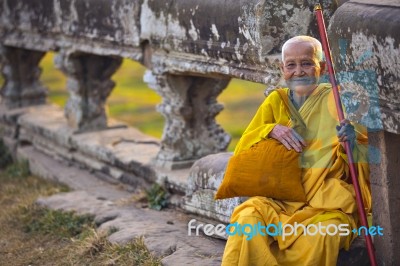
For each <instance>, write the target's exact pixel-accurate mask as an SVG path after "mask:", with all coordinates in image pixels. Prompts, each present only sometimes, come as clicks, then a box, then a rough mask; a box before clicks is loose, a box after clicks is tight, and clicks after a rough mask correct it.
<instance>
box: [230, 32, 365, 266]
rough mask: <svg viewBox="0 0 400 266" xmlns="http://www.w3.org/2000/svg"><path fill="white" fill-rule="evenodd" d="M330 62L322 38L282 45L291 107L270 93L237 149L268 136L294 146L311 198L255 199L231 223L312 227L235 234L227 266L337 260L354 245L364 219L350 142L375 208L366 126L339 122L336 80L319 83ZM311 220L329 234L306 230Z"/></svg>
mask: <svg viewBox="0 0 400 266" xmlns="http://www.w3.org/2000/svg"><path fill="white" fill-rule="evenodd" d="M324 67H325V63H324V62H323V60H322V47H321V43H320V42H319V41H318V40H316V39H315V38H312V37H308V36H297V37H294V38H292V39H290V40H288V41H287V42H286V43H285V44H284V45H283V47H282V63H281V71H282V73H283V77H284V79H285V81H286V84H287V87H288V88H285V89H284V92H285V93H284V96H285V97H287V98H288V103H289V107H290V108H289V111H286V110H287V109H286V108H285V105H284V103H283V100H282V98H281V96H280V95H279V94H278V92H277V91H273V92H272V93H270V95H269V96H268V97H267V98H266V99H265V101H264V102H263V103H262V104H261V106H260V108H259V109H258V111H257V113H256V115H255V116H254V118H253V120H252V121H251V123H250V125H249V126H248V127H247V129H246V130H245V132H244V133H243V135H242V137H241V139H240V141H239V143H238V145H237V147H236V149H235V154H238V153H240V152H241V151H244V150H246V149H249V148H250V147H251V146H252V145H254V144H255V143H257V142H259V141H261V140H263V139H266V138H274V139H276V140H278V141H279V142H281V143H282V145H284V146H285V147H286V148H287V149H288V150H291V149H294V150H295V151H297V152H299V153H301V158H302V160H301V167H302V169H303V173H302V184H303V187H304V190H305V193H306V199H307V201H306V202H305V203H304V202H291V201H280V200H276V199H272V198H266V197H252V198H250V199H248V200H247V201H246V202H244V203H243V204H241V205H239V206H238V207H236V208H235V210H234V212H233V214H232V217H231V223H232V224H234V223H238V224H240V225H244V224H251V225H256V224H259V223H260V224H261V225H263V226H268V225H270V224H274V225H279V224H280V225H281V226H282V227H283V226H285V225H295V224H296V223H297V224H301V225H304V227H301V226H298V228H297V230H296V231H295V232H293V233H292V234H290V235H287V236H285V237H282V235H276V234H266V235H264V236H263V235H262V234H257V235H255V236H253V237H252V238H251V240H247V239H246V238H247V236H246V235H239V234H236V235H232V236H229V238H228V241H227V244H226V247H225V252H224V256H223V261H222V265H240V266H242V265H268V266H272V265H296V266H298V265H302V266H305V265H315V266H321V265H336V261H337V256H338V253H339V249H341V248H345V249H348V248H349V246H350V244H351V242H352V240H353V239H354V238H355V235H354V234H353V233H352V229H353V228H357V223H358V218H357V206H356V201H355V193H354V189H353V186H352V185H351V184H350V180H351V178H350V175H349V169H348V164H347V156H346V154H345V151H344V147H343V146H344V143H343V142H344V141H346V140H348V141H350V144H351V146H352V150H353V155H354V158H355V159H354V160H355V162H356V169H357V170H358V176H359V183H360V188H361V193H362V196H363V200H364V204H365V207H366V211H367V212H369V211H370V208H371V195H370V189H369V181H368V178H369V168H368V159H367V157H366V156H367V152H366V151H367V138H366V131H365V129H364V128H362V127H361V126H359V125H354V126H353V125H351V124H350V123H349V121H347V120H344V121H340V122H339V121H338V118H337V112H336V108H335V102H334V97H333V93H332V89H331V85H330V84H327V83H321V84H319V78H320V75H321V73H323V71H324ZM288 112H290V114H289V113H288ZM290 117H292V118H293V117H296V118H298V119H291V118H290ZM288 178H289V177H288ZM309 225H318V226H319V228H322V231H319V232H317V233H316V234H315V231H316V230H315V227H313V228H311V229H310V231H309V232H312V233H309V234H307V232H308V231H306V229H304V228H306V227H307V226H309ZM327 226H328V227H329V229H328V230H329V233H326V228H327ZM335 228H336V229H335ZM344 228H347V229H348V230H347V231H346V230H343V229H344ZM288 230H289V229H288Z"/></svg>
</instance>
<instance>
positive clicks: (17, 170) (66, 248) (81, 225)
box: [0, 139, 161, 266]
mask: <svg viewBox="0 0 400 266" xmlns="http://www.w3.org/2000/svg"><path fill="white" fill-rule="evenodd" d="M1 142H2V141H1V139H0V143H1ZM5 151H6V149H3V148H2V149H1V150H0V152H5ZM27 169H28V168H27V164H26V162H22V163H14V164H10V165H8V166H6V168H0V244H1V249H0V262H1V263H0V264H1V265H2V266H3V265H4V266H8V265H10V266H14V265H126V266H128V265H149V266H156V265H157V266H158V265H161V263H160V259H159V258H156V257H154V256H153V255H152V254H151V253H150V252H149V251H148V249H147V248H146V246H145V245H144V239H143V238H142V237H139V238H135V239H133V240H132V241H130V242H129V243H127V244H126V245H117V244H112V243H110V242H109V241H108V239H107V237H108V236H109V234H110V233H113V232H116V231H117V230H118V228H110V230H108V232H104V233H97V232H96V230H95V224H94V222H93V219H92V217H91V216H87V215H77V214H75V213H73V212H64V211H60V210H51V209H48V208H45V207H41V206H38V205H37V204H36V203H35V201H36V199H37V198H38V197H39V196H42V197H43V196H50V195H52V194H55V193H60V192H67V191H68V188H67V187H66V186H63V185H60V184H56V183H52V182H48V181H45V180H43V179H40V178H37V177H34V176H32V175H30V174H29V171H27Z"/></svg>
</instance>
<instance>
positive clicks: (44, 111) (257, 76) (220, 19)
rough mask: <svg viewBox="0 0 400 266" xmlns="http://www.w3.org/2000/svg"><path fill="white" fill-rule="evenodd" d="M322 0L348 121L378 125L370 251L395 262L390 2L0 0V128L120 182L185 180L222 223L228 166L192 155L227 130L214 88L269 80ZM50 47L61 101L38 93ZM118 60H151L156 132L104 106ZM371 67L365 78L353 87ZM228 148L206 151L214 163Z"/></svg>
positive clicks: (394, 65) (275, 78)
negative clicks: (376, 231)
mask: <svg viewBox="0 0 400 266" xmlns="http://www.w3.org/2000/svg"><path fill="white" fill-rule="evenodd" d="M317 2H322V4H323V8H324V10H325V17H326V22H327V24H329V21H330V18H331V16H332V15H333V19H332V20H331V23H330V36H331V37H332V38H331V45H332V49H333V51H334V53H335V54H339V55H341V56H340V57H338V58H337V62H336V63H337V65H338V70H339V71H338V75H339V79H341V80H342V83H346V82H347V86H343V87H344V90H343V94H345V95H344V96H346V95H347V96H348V95H352V94H353V95H354V94H355V95H356V96H357V97H348V98H347V99H348V101H347V102H345V105H346V107H349V108H353V109H352V110H355V111H354V112H351V113H352V114H354V115H353V117H352V119H353V120H357V121H359V122H362V123H364V124H365V125H367V126H368V127H369V128H370V129H371V131H373V132H371V134H370V142H371V147H372V148H371V154H374V155H376V156H375V157H374V161H373V164H371V165H372V166H371V170H372V174H371V185H372V189H373V198H374V220H375V222H376V223H378V224H380V225H383V226H384V228H385V230H386V232H387V235H385V238H382V239H378V240H376V241H377V243H378V244H377V249H378V250H379V251H380V252H381V253H382V254H384V255H382V256H380V257H379V259H380V261H381V262H382V263H384V264H385V265H396V264H398V263H400V259H399V258H397V257H396V254H395V250H398V248H400V246H399V245H400V242H399V241H398V239H400V231H399V229H397V228H396V227H395V226H394V225H395V223H394V221H396V220H398V219H397V218H400V217H399V215H400V214H399V213H398V212H397V213H396V210H397V209H398V208H399V205H400V203H399V202H400V198H399V196H398V195H399V194H398V193H397V192H396V191H397V190H398V189H399V188H400V183H399V181H398V179H396V178H395V177H396V173H397V172H398V171H399V169H400V165H399V164H400V163H399V161H400V160H399V158H398V155H399V153H398V150H399V149H400V138H399V134H400V127H399V124H400V112H399V108H398V106H399V104H400V98H399V95H400V93H399V90H400V87H399V76H400V73H399V69H400V66H399V58H400V57H399V36H400V35H399V34H398V33H399V27H398V25H399V23H398V22H399V21H398V18H399V17H400V16H398V14H399V10H400V6H399V4H397V3H396V1H391V0H385V1H381V2H384V3H382V4H374V3H373V1H368V0H359V1H356V0H352V1H349V2H347V1H339V3H340V4H341V6H340V7H338V6H336V5H337V3H338V1H328V0H323V1H316V0H312V1H308V2H307V4H308V5H307V6H305V5H304V3H303V2H301V1H287V0H280V1H259V0H248V1H211V0H205V1H194V0H166V1H157V0H130V1H127V0H115V1H105V0H25V1H24V0H22V1H12V0H1V1H0V7H1V8H0V54H1V65H2V73H3V76H4V79H5V83H4V86H3V87H2V89H1V98H2V106H1V113H0V115H1V124H2V128H3V132H2V135H3V139H4V140H5V141H6V142H7V143H8V145H9V146H10V147H11V148H12V149H14V151H15V153H18V152H19V153H21V154H20V155H23V154H22V151H20V150H19V148H20V147H23V146H27V145H32V146H33V147H35V149H37V150H39V151H41V152H44V153H46V154H48V155H51V156H53V157H58V158H62V159H63V160H68V161H73V162H78V163H80V164H83V165H85V166H86V167H88V168H90V169H91V170H92V171H94V172H96V173H98V174H100V175H104V176H111V177H114V178H116V179H118V180H120V181H123V182H128V183H131V184H137V183H141V182H144V183H153V182H155V181H157V182H166V184H167V185H168V186H169V188H170V189H172V190H173V191H175V192H177V193H180V194H182V195H183V194H185V192H187V195H186V198H185V200H184V202H183V207H184V208H186V209H187V210H190V211H192V212H195V213H198V214H201V215H203V216H207V217H210V218H214V219H218V220H223V221H225V220H226V219H227V217H229V213H230V212H231V209H232V207H233V206H235V204H238V203H239V202H240V201H239V200H235V202H231V201H230V202H225V203H223V202H222V203H218V204H216V203H215V202H214V201H213V200H212V196H213V193H214V191H215V189H216V187H217V186H218V181H216V180H217V179H218V178H219V179H220V178H222V174H223V173H222V174H221V171H223V167H222V168H221V165H218V166H215V167H216V168H217V169H211V168H212V167H211V166H210V165H209V164H210V161H209V160H210V159H204V161H203V162H202V161H201V159H200V158H203V157H204V156H206V155H209V154H215V153H219V152H223V151H225V150H226V147H227V146H228V144H229V141H230V136H229V135H228V134H227V133H226V132H225V131H224V130H223V129H222V128H221V127H220V126H219V125H218V124H217V123H216V121H215V116H216V115H217V114H218V113H220V112H221V111H222V109H223V107H222V105H220V104H219V103H218V102H217V97H218V95H219V94H220V93H221V92H222V91H223V90H224V89H225V87H226V86H227V84H228V82H229V80H230V79H231V78H241V79H245V80H249V81H254V82H260V83H264V84H266V85H268V86H270V87H271V88H273V87H274V86H277V85H278V84H279V82H280V75H279V68H278V64H277V63H278V61H279V58H280V47H281V45H282V43H283V42H284V41H285V40H286V39H288V38H290V37H292V36H295V35H299V34H307V35H313V36H317V37H318V35H317V31H316V23H315V19H314V16H313V14H312V9H313V5H314V4H315V3H317ZM336 9H337V10H336ZM378 13H379V14H380V15H379V16H378V15H376V14H378ZM355 14H357V15H355ZM356 18H357V20H355V19H356ZM363 18H364V19H363ZM48 51H54V52H56V53H57V57H56V60H55V64H56V66H57V67H58V68H59V69H61V70H62V72H63V73H64V74H65V75H66V77H67V79H68V82H67V90H68V92H69V99H68V102H67V104H66V106H65V108H64V112H63V111H62V110H60V109H59V108H57V107H54V106H51V105H46V104H45V103H46V91H47V89H46V88H45V87H44V86H43V85H42V84H41V83H40V80H39V77H40V72H41V70H40V68H39V62H40V60H41V59H42V58H43V56H44V55H45V53H46V52H48ZM123 58H128V59H131V60H135V61H138V62H140V63H141V64H143V65H144V66H146V67H147V69H148V70H147V72H146V74H145V76H144V80H145V81H146V82H147V83H148V85H149V87H150V88H152V89H154V90H155V91H156V92H157V93H159V94H160V95H161V96H162V98H163V102H162V103H161V104H160V105H159V106H158V107H157V110H158V111H159V112H161V113H162V114H163V115H164V117H165V127H164V132H163V136H162V139H161V140H158V139H154V138H152V137H149V136H146V135H144V134H142V133H140V132H139V131H137V130H136V129H134V128H129V127H126V126H124V125H121V123H119V122H115V121H112V120H111V119H108V118H107V116H106V113H105V102H106V100H107V97H108V96H109V95H110V94H111V93H112V89H113V87H114V85H115V84H114V82H113V81H111V76H112V75H113V73H114V72H115V71H116V70H117V69H118V67H119V66H120V65H121V61H122V59H123ZM368 78H370V79H371V80H372V81H373V82H372V83H373V84H372V85H371V86H367V88H364V90H363V89H360V84H365V82H363V81H362V80H363V79H364V81H365V79H368ZM350 81H352V82H350ZM354 81H356V82H354ZM358 81H359V82H358ZM368 81H370V80H368ZM117 82H118V81H117ZM368 84H371V82H368ZM133 89H134V88H133ZM366 112H367V114H368V115H367V116H364V114H365V113H366ZM26 156H27V155H26V154H25V157H26ZM224 156H227V155H226V154H224V155H222V157H220V158H219V159H216V160H215V161H217V162H218V161H221V163H223V161H224V160H225V159H226V158H225V157H224ZM28 157H29V156H28ZM29 159H30V160H34V158H32V156H30V158H29ZM198 159H200V161H198V162H197V163H196V164H195V165H194V166H193V167H194V168H193V169H192V170H191V171H190V169H189V167H190V166H191V165H192V164H193V163H194V162H195V161H196V160H198ZM207 160H208V162H209V163H206V164H207V165H204V162H207ZM213 161H214V160H213ZM207 169H210V170H209V171H207ZM188 177H189V180H188ZM203 192H204V193H203ZM185 206H186V207H185ZM396 239H397V240H396Z"/></svg>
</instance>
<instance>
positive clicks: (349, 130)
mask: <svg viewBox="0 0 400 266" xmlns="http://www.w3.org/2000/svg"><path fill="white" fill-rule="evenodd" d="M336 131H337V136H338V138H339V142H340V144H341V145H342V147H343V148H344V146H345V145H344V143H345V141H349V143H350V147H351V149H353V148H354V144H355V142H356V131H355V130H354V126H353V125H352V124H350V121H349V120H347V119H344V120H342V121H341V122H340V125H339V126H336Z"/></svg>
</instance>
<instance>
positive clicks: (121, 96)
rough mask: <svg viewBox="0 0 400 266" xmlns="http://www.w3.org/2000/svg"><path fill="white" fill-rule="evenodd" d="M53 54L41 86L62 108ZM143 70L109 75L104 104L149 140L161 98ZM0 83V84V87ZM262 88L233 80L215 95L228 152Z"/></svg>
mask: <svg viewBox="0 0 400 266" xmlns="http://www.w3.org/2000/svg"><path fill="white" fill-rule="evenodd" d="M54 56H55V54H54V53H47V55H46V56H45V57H44V58H43V60H42V61H41V64H40V66H41V67H42V75H41V80H42V82H43V83H44V84H45V85H46V86H47V87H48V88H49V97H48V98H49V101H50V102H52V103H55V104H58V105H60V106H64V105H65V103H66V101H67V99H68V92H67V90H66V77H65V75H64V74H63V73H62V72H61V71H60V70H58V69H56V68H55V66H54V63H53V58H54ZM144 71H145V68H144V67H143V66H142V65H140V64H139V63H137V62H134V61H132V60H129V59H125V60H124V61H123V64H122V66H121V67H120V68H119V69H118V70H117V72H116V73H115V74H114V75H113V77H112V79H113V80H114V81H115V82H116V86H115V88H114V90H113V91H112V93H111V95H110V97H109V98H108V101H107V106H108V110H107V112H108V114H109V116H110V117H112V118H115V119H117V120H121V121H124V122H126V123H127V124H129V125H131V126H133V127H137V128H138V129H139V130H141V131H143V132H144V133H146V134H149V135H151V136H154V137H157V138H161V135H162V131H163V128H164V117H163V116H162V115H161V114H160V113H158V112H157V111H156V109H155V107H156V105H157V104H159V103H161V101H162V99H161V97H160V96H159V95H158V94H157V93H156V92H154V91H153V90H152V89H150V88H148V86H147V84H146V83H144V82H143V74H144ZM1 82H2V81H1V80H0V84H1ZM264 88H265V85H263V84H257V83H252V82H247V81H244V80H238V79H233V80H232V81H231V82H230V83H229V85H228V87H227V88H226V89H225V90H224V91H223V92H222V93H221V94H220V95H219V97H218V102H219V103H222V104H224V106H225V109H224V110H223V111H222V112H221V113H220V114H219V115H218V116H217V118H216V120H217V122H218V123H219V124H220V125H221V126H222V128H224V130H225V131H226V132H228V133H229V134H230V135H231V136H232V142H231V144H230V145H229V148H228V149H229V150H233V149H234V147H235V145H236V143H237V141H238V140H239V138H240V136H241V134H242V132H243V131H244V129H245V128H246V126H247V125H248V123H249V122H250V120H251V118H252V117H253V115H254V113H255V111H256V110H257V108H258V106H259V105H260V103H261V102H262V101H263V100H264V94H263V93H264Z"/></svg>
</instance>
